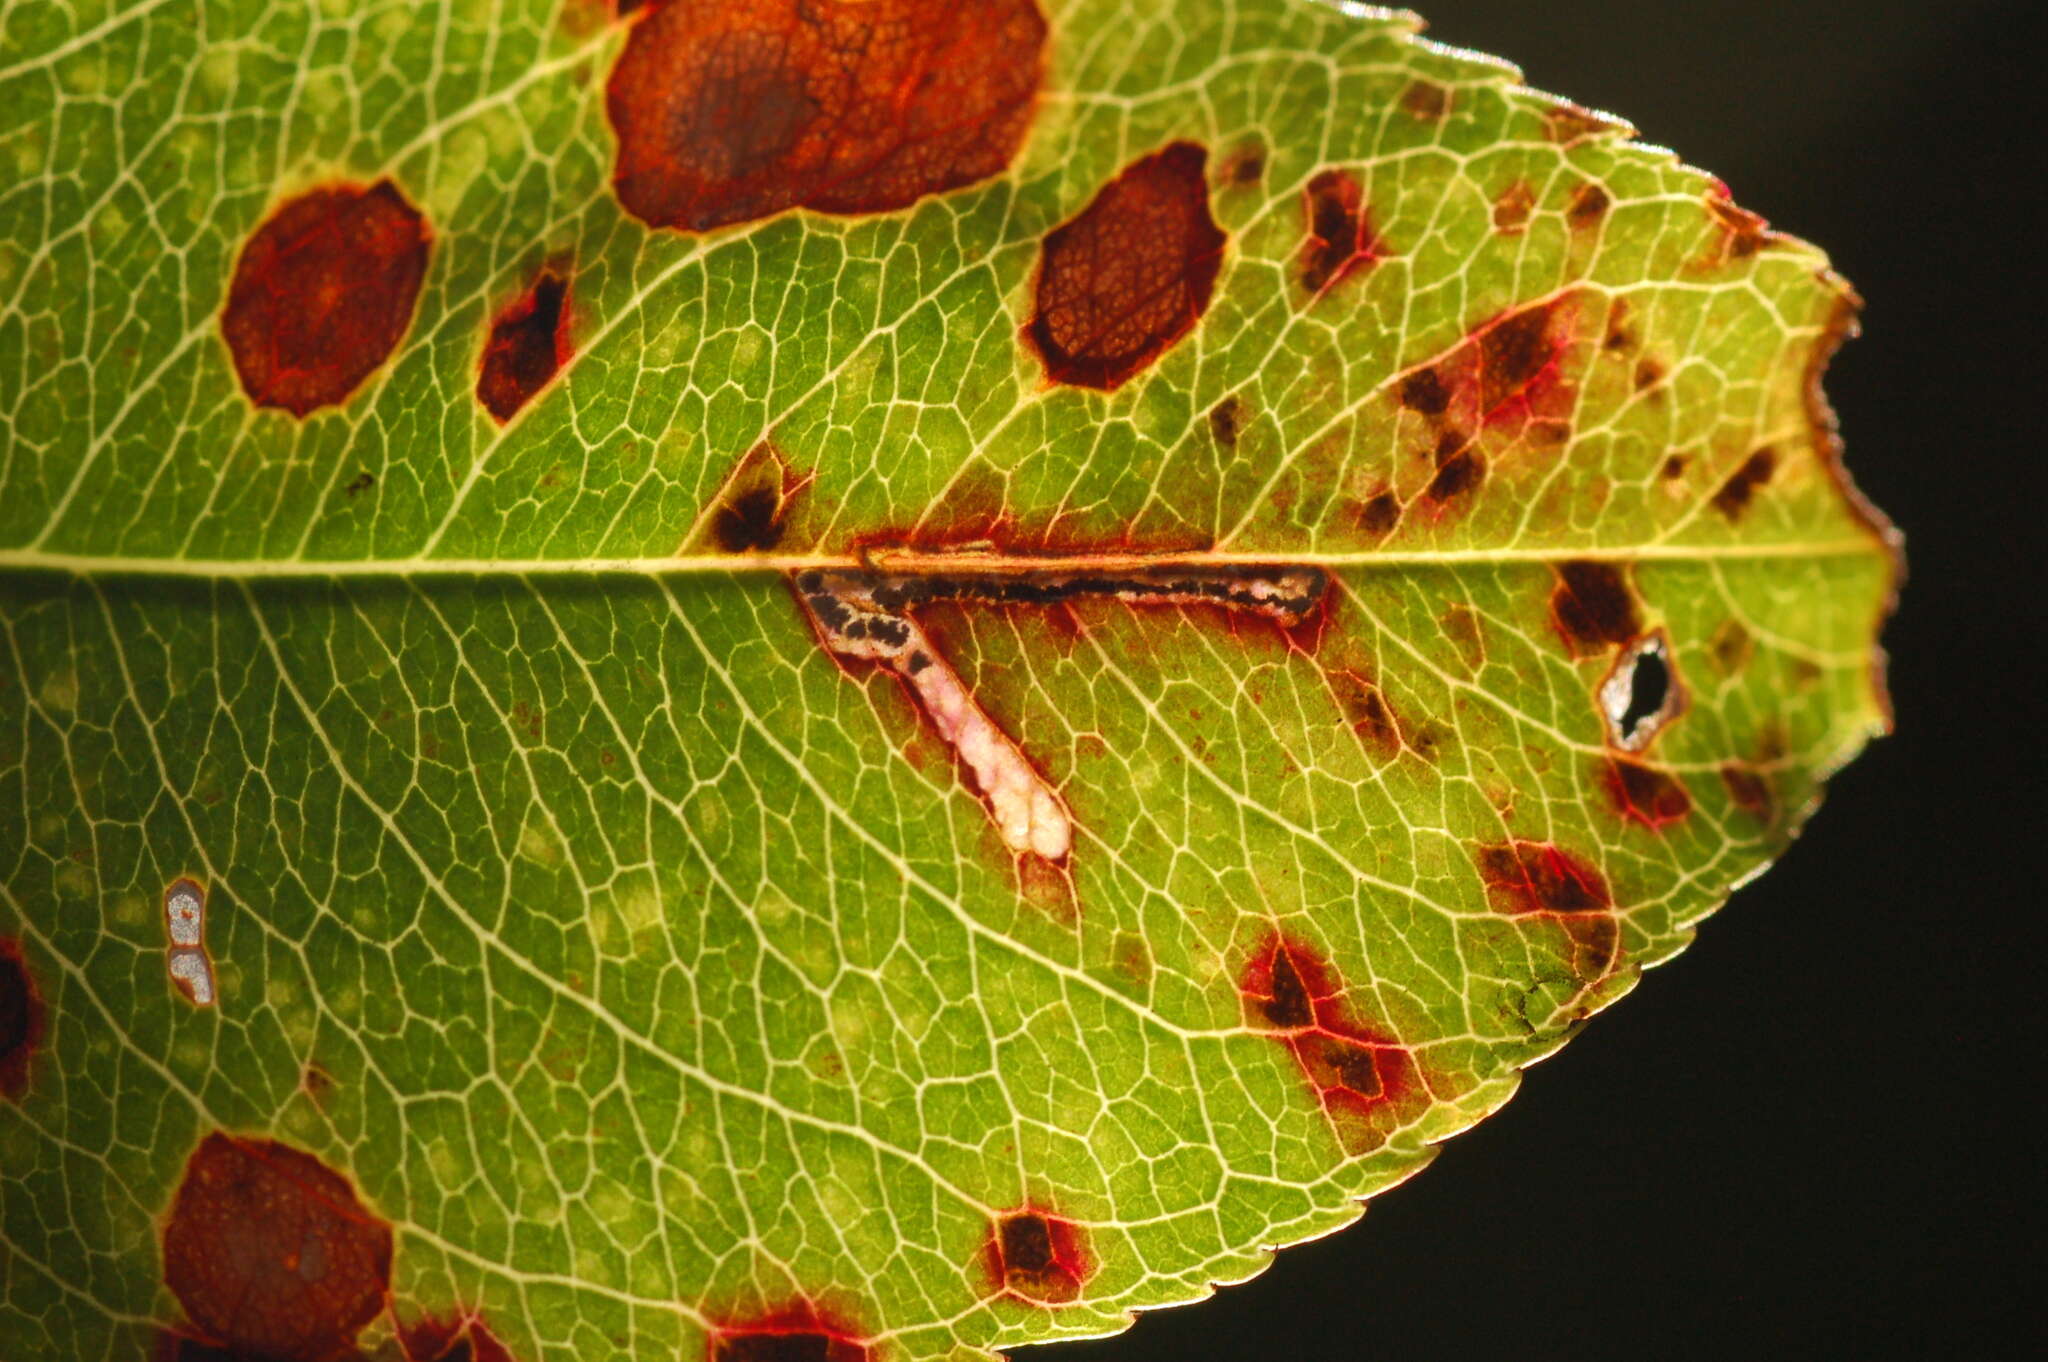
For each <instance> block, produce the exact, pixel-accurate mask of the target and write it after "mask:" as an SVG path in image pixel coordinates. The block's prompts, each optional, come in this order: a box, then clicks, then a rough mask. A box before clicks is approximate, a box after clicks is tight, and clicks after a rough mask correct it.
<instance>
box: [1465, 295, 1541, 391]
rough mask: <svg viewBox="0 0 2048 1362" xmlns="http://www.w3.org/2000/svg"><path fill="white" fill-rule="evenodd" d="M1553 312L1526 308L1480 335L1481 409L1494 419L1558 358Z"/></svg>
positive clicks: (1539, 308)
mask: <svg viewBox="0 0 2048 1362" xmlns="http://www.w3.org/2000/svg"><path fill="white" fill-rule="evenodd" d="M1550 320H1551V309H1550V307H1549V306H1548V305H1547V304H1545V305H1538V306H1536V307H1526V308H1523V309H1522V310H1521V311H1520V312H1510V313H1509V314H1508V315H1507V316H1505V317H1503V318H1501V319H1500V320H1499V321H1497V322H1495V323H1494V324H1493V325H1492V326H1489V327H1487V328H1486V329H1485V330H1484V331H1482V332H1480V334H1479V385H1480V386H1479V407H1480V410H1481V411H1483V412H1485V413H1486V414H1487V415H1489V416H1491V415H1492V414H1493V413H1494V412H1496V411H1498V410H1499V409H1500V408H1501V407H1503V406H1505V405H1506V404H1507V402H1508V400H1509V399H1510V398H1512V397H1514V396H1516V395H1517V394H1518V393H1520V392H1521V391H1522V390H1523V389H1524V388H1527V387H1528V386H1529V385H1530V384H1531V383H1534V382H1535V381H1536V379H1537V376H1538V375H1540V374H1541V373H1542V372H1543V370H1544V369H1545V368H1546V367H1548V366H1549V365H1550V363H1551V362H1552V361H1553V360H1554V359H1556V358H1557V352H1558V346H1557V344H1556V343H1555V342H1554V341H1553V340H1552V339H1551V338H1550Z"/></svg>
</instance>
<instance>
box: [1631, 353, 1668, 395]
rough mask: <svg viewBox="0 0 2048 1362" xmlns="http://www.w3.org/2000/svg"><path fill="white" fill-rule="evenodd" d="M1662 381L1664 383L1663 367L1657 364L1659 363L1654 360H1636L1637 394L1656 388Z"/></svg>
mask: <svg viewBox="0 0 2048 1362" xmlns="http://www.w3.org/2000/svg"><path fill="white" fill-rule="evenodd" d="M1663 381H1664V366H1663V365H1661V364H1659V363H1658V362H1657V361H1656V360H1654V359H1643V360H1638V361H1637V362H1636V391H1637V392H1642V391H1644V390H1645V389H1648V388H1654V387H1656V386H1657V385H1658V384H1659V383H1662V382H1663Z"/></svg>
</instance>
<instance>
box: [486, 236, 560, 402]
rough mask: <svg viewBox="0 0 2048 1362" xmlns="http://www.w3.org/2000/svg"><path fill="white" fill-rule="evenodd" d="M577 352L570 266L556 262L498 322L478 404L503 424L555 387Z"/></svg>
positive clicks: (494, 325)
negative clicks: (557, 376)
mask: <svg viewBox="0 0 2048 1362" xmlns="http://www.w3.org/2000/svg"><path fill="white" fill-rule="evenodd" d="M575 353H576V342H575V339H574V337H573V336H572V334H571V332H570V273H569V263H568V261H567V260H566V259H561V260H551V261H549V262H548V263H547V264H545V265H543V266H541V268H540V271H539V273H537V274H535V275H534V277H533V279H532V281H531V282H529V283H528V284H527V286H526V287H525V288H524V289H523V290H521V292H520V294H519V296H518V297H516V298H514V299H513V300H512V301H511V302H509V303H507V304H506V305H505V307H504V309H503V310H502V311H500V312H499V313H498V315H497V317H496V318H494V319H493V320H492V322H491V332H490V335H489V337H488V338H486V340H485V341H484V353H483V359H482V360H481V361H480V362H479V364H478V366H477V378H476V400H477V401H479V402H481V403H482V404H483V406H484V410H485V411H488V412H489V413H490V414H491V415H492V417H494V418H495V419H496V420H497V421H498V423H499V424H500V425H502V424H504V423H505V422H507V421H509V420H511V419H512V418H513V416H514V415H516V414H517V413H518V411H519V409H520V408H521V407H523V406H525V405H526V404H527V403H528V402H529V401H531V400H532V399H533V396H534V394H536V393H538V392H539V391H540V390H541V389H542V388H545V387H546V386H547V385H548V384H549V383H551V382H553V381H554V378H555V375H556V374H557V373H558V372H560V370H561V368H562V366H563V365H565V364H567V363H568V362H569V360H570V358H571V357H572V356H574V355H575Z"/></svg>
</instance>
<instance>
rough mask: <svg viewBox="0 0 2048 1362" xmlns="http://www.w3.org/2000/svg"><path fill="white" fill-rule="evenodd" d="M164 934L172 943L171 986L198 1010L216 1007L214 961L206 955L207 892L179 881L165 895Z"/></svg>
mask: <svg viewBox="0 0 2048 1362" xmlns="http://www.w3.org/2000/svg"><path fill="white" fill-rule="evenodd" d="M164 931H165V933H166V935H168V936H169V937H170V943H171V944H170V952H169V955H168V956H167V957H166V960H165V967H166V968H167V969H168V970H169V971H170V975H171V982H172V983H175V984H176V985H177V986H178V990H179V991H180V992H181V993H183V994H184V995H185V997H186V998H188V999H189V1000H191V1002H192V1003H193V1004H194V1005H195V1006H198V1007H211V1006H213V1004H214V1001H215V993H214V986H213V961H212V960H211V959H210V958H208V956H207V954H206V891H205V890H204V889H202V888H200V886H199V885H198V883H197V882H196V881H193V880H189V879H181V880H177V881H174V882H173V883H172V885H171V887H170V888H168V889H166V890H165V891H164Z"/></svg>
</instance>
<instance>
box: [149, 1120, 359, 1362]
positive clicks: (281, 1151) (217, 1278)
mask: <svg viewBox="0 0 2048 1362" xmlns="http://www.w3.org/2000/svg"><path fill="white" fill-rule="evenodd" d="M164 1282H165V1284H166V1285H167V1286H169V1287H170V1289H171V1293H172V1294H173V1295H175V1296H176V1297H177V1298H178V1303H179V1304H180V1305H182V1306H183V1307H184V1309H185V1315H186V1318H188V1319H189V1320H191V1322H192V1324H193V1325H194V1326H195V1327H196V1329H197V1330H198V1332H199V1333H200V1334H201V1335H202V1336H203V1337H205V1338H206V1339H208V1340H209V1341H212V1342H216V1343H220V1344H224V1345H226V1346H229V1347H231V1348H238V1349H242V1350H245V1351H248V1352H252V1353H256V1354H258V1355H260V1356H262V1357H265V1358H271V1359H277V1360H278V1362H325V1359H330V1358H333V1357H335V1356H337V1355H338V1354H340V1353H343V1352H345V1351H347V1350H348V1349H349V1347H350V1346H351V1345H352V1344H353V1343H354V1341H355V1336H356V1333H357V1332H358V1331H359V1330H360V1329H362V1327H363V1326H364V1325H365V1324H367V1323H369V1321H370V1320H371V1319H372V1318H374V1317H375V1316H376V1315H377V1313H378V1312H379V1311H380V1310H382V1309H383V1308H384V1301H385V1296H386V1293H387V1292H388V1291H389V1289H390V1284H391V1226H390V1225H388V1224H386V1223H385V1222H384V1221H382V1220H379V1219H378V1218H377V1217H375V1216H374V1215H371V1214H370V1212H369V1211H367V1210H366V1209H364V1207H363V1204H362V1202H361V1201H359V1200H357V1198H356V1193H355V1189H354V1188H353V1187H352V1186H350V1185H349V1181H348V1179H347V1178H345V1177H343V1176H342V1175H341V1174H339V1173H337V1172H335V1171H334V1170H333V1169H331V1168H329V1167H327V1165H325V1164H323V1163H321V1162H320V1161H319V1160H318V1159H316V1158H314V1157H313V1156H312V1155H310V1154H307V1153H304V1152H302V1151H300V1150H297V1149H293V1148H291V1147H290V1146H288V1145H283V1144H279V1143H277V1142H276V1141H274V1140H263V1139H241V1138H237V1137H235V1136H232V1135H225V1134H222V1133H220V1132H218V1131H216V1132H215V1133H213V1134H211V1135H208V1136H207V1137H206V1138H205V1139H204V1140H203V1141H201V1142H200V1145H199V1148H198V1149H197V1150H195V1151H194V1152H193V1154H192V1157H191V1160H190V1161H189V1162H188V1163H187V1164H186V1166H185V1176H184V1180H183V1181H182V1182H180V1183H179V1185H178V1194H177V1198H176V1200H175V1201H173V1203H172V1205H171V1214H170V1219H169V1220H168V1222H167V1223H166V1224H165V1226H164Z"/></svg>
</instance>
